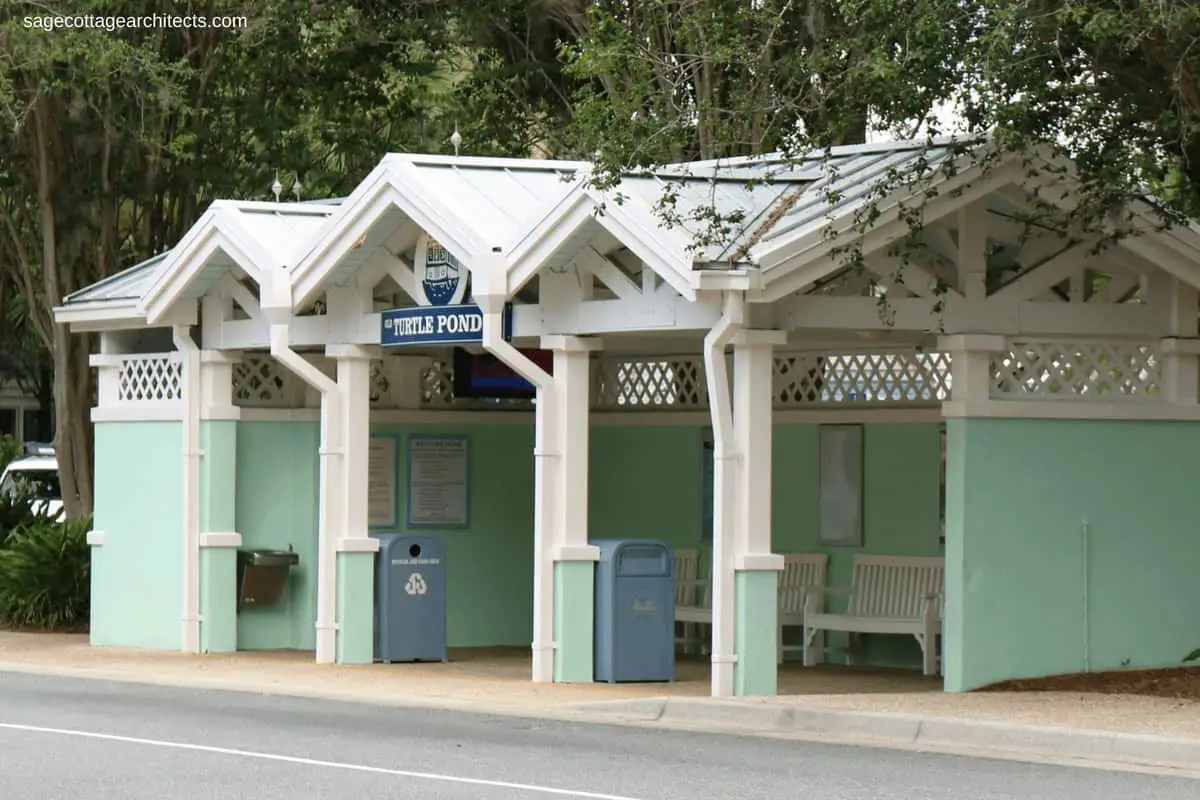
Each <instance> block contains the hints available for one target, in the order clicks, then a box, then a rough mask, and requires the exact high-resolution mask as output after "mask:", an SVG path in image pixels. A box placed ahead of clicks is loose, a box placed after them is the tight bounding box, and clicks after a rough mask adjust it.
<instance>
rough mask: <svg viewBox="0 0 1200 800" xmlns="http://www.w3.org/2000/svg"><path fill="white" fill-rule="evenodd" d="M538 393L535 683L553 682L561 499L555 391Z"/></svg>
mask: <svg viewBox="0 0 1200 800" xmlns="http://www.w3.org/2000/svg"><path fill="white" fill-rule="evenodd" d="M554 384H555V382H554V381H550V382H549V383H548V384H547V385H546V386H544V387H542V388H540V389H538V390H537V406H536V407H535V409H534V437H533V643H532V645H531V648H532V651H533V675H532V679H533V682H534V683H552V682H553V681H554V560H553V559H554V556H553V554H554V547H555V544H556V542H555V541H554V527H555V519H556V516H557V511H556V505H557V503H556V502H555V501H556V499H557V498H561V496H562V490H561V489H560V487H559V484H558V480H557V477H558V470H557V469H556V466H557V465H556V463H555V462H556V461H557V460H558V459H559V457H560V453H559V452H558V448H559V439H560V432H559V426H558V413H557V412H558V408H557V407H558V399H557V397H555V395H556V394H557V391H558V387H557V386H555V385H554Z"/></svg>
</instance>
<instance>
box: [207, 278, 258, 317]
mask: <svg viewBox="0 0 1200 800" xmlns="http://www.w3.org/2000/svg"><path fill="white" fill-rule="evenodd" d="M217 290H218V292H219V293H220V294H222V295H223V296H225V297H228V298H229V299H231V300H233V302H235V303H237V304H238V305H239V306H240V307H241V309H242V311H245V312H246V315H247V316H249V317H250V319H256V320H262V318H263V316H262V306H260V305H259V302H258V298H257V297H255V296H254V293H253V292H251V291H250V289H249V287H247V286H246V284H244V283H242V282H241V281H239V280H238V279H237V278H235V277H234V276H233V274H232V273H228V272H227V273H225V275H223V276H222V277H221V280H220V282H219V283H218V284H217Z"/></svg>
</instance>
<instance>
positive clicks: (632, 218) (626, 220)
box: [585, 189, 696, 300]
mask: <svg viewBox="0 0 1200 800" xmlns="http://www.w3.org/2000/svg"><path fill="white" fill-rule="evenodd" d="M585 191H586V192H587V194H588V195H589V196H590V197H591V198H592V200H593V202H595V203H596V204H597V205H603V208H604V210H603V211H602V212H601V213H600V214H598V215H597V216H596V222H598V223H599V224H600V225H601V226H602V227H603V228H604V229H605V230H607V231H608V232H609V233H611V234H612V235H613V236H615V237H616V238H617V241H619V242H621V244H623V245H625V246H626V247H627V248H629V250H630V251H631V252H632V253H634V254H635V255H636V256H637V257H638V258H640V259H641V260H642V263H644V264H645V265H646V266H648V267H650V269H651V270H653V271H654V272H655V273H657V274H658V276H659V277H660V278H662V279H663V280H664V281H666V282H667V283H669V284H671V286H672V288H674V289H675V291H677V292H679V294H681V295H682V296H684V297H686V298H688V299H689V300H694V299H695V297H696V290H695V288H694V287H693V286H692V280H693V278H692V261H693V259H692V257H691V256H690V255H689V254H688V252H687V242H686V240H685V239H684V237H682V236H680V235H679V234H677V233H675V232H674V231H669V230H666V229H664V228H663V227H662V226H661V225H659V223H658V220H657V219H656V218H655V217H654V213H653V212H652V211H651V210H650V209H649V208H648V207H646V204H645V203H643V202H642V201H641V200H639V199H638V198H636V197H625V198H624V200H623V201H622V202H620V203H616V202H613V203H605V202H603V198H599V197H597V196H596V193H595V192H594V191H593V190H591V189H586V190H585Z"/></svg>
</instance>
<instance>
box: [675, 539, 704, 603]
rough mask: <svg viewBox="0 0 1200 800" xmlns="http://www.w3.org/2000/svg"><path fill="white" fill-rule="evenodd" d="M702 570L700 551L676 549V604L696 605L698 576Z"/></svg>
mask: <svg viewBox="0 0 1200 800" xmlns="http://www.w3.org/2000/svg"><path fill="white" fill-rule="evenodd" d="M699 572H700V551H699V550H694V549H687V548H684V549H680V550H676V551H675V605H677V606H691V605H695V603H696V601H697V600H698V599H699V598H697V597H696V596H695V589H696V578H697V577H698V575H699Z"/></svg>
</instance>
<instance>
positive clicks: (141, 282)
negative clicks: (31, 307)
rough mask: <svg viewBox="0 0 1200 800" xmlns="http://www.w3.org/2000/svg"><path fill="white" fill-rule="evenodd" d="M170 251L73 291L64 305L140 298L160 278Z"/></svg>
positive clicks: (65, 299)
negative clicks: (162, 267) (159, 274)
mask: <svg viewBox="0 0 1200 800" xmlns="http://www.w3.org/2000/svg"><path fill="white" fill-rule="evenodd" d="M170 253H171V251H170V250H164V251H163V252H161V253H159V254H158V255H156V256H152V257H150V258H148V259H146V260H145V261H143V262H141V263H140V264H135V265H134V266H132V267H129V268H128V269H123V270H121V271H120V272H118V273H117V274H116V275H110V276H109V277H107V278H105V279H104V280H102V281H99V282H97V283H93V284H92V285H91V286H87V287H84V288H83V289H79V290H78V291H75V292H71V293H70V294H69V295H67V296H66V297H65V298H63V305H73V304H79V303H98V302H106V301H117V300H140V299H141V297H142V295H143V294H144V293H145V291H146V290H147V289H149V288H150V286H151V284H153V283H154V281H155V279H157V278H158V272H159V269H158V268H159V267H160V266H161V265H162V263H163V261H164V260H166V258H167V256H168V255H170Z"/></svg>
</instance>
